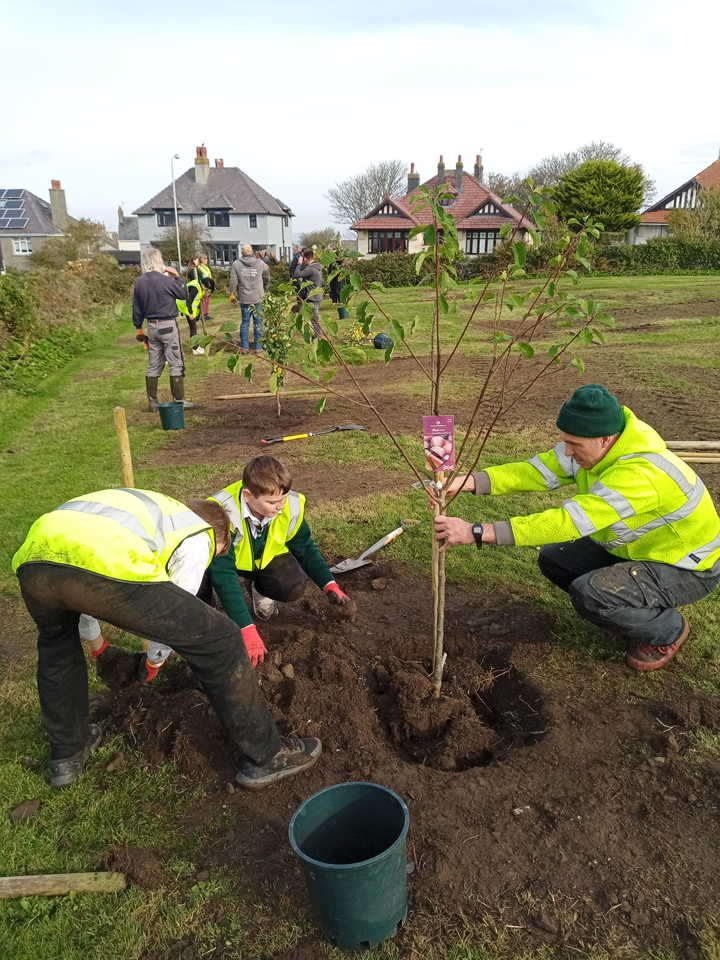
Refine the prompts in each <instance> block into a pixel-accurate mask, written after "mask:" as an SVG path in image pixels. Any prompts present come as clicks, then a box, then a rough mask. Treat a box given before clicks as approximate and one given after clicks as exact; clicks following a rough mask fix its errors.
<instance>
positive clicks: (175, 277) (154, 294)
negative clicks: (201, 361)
mask: <svg viewBox="0 0 720 960" xmlns="http://www.w3.org/2000/svg"><path fill="white" fill-rule="evenodd" d="M140 266H141V269H142V275H141V276H139V277H138V278H137V280H136V281H135V288H134V290H133V325H134V326H135V329H136V330H137V339H138V340H140V341H142V342H146V343H147V346H148V365H147V374H146V376H145V386H146V390H147V397H148V410H149V411H150V412H151V413H155V412H156V411H157V409H158V399H157V391H158V382H159V380H160V376H161V374H162V372H163V370H164V368H165V364H167V365H168V367H169V370H170V389H171V391H172V396H173V400H182V402H183V403H184V404H185V406H186V407H188V408H190V407H197V406H198V404H197V403H191V402H190V401H189V400H186V399H185V358H184V356H183V350H182V343H181V341H180V330H179V329H178V324H177V315H178V301H181V302H184V301H185V300H186V299H187V296H188V290H187V286H186V285H185V283H184V281H183V280H182V279H181V277H180V275H179V273H178V272H177V270H175V269H174V268H173V267H166V266H165V265H164V264H163V258H162V254H161V253H160V251H159V250H158V249H156V248H155V247H150V248H149V249H148V250H145V251H143V254H142V256H141V258H140ZM145 321H147V335H146V334H144V333H143V329H142V328H143V323H144V322H145Z"/></svg>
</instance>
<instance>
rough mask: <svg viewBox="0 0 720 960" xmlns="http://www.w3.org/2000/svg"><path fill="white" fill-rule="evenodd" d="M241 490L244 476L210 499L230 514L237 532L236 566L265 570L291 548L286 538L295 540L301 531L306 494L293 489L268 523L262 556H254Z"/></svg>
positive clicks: (235, 532) (235, 540)
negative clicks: (288, 546) (245, 519)
mask: <svg viewBox="0 0 720 960" xmlns="http://www.w3.org/2000/svg"><path fill="white" fill-rule="evenodd" d="M241 490H242V480H240V481H238V482H237V483H231V484H230V486H229V487H225V489H224V490H219V491H218V492H217V493H215V494H213V496H212V497H208V500H216V501H217V502H218V503H219V504H220V505H221V506H222V507H224V508H225V510H226V511H227V513H228V516H229V517H230V524H231V526H232V529H233V533H234V534H235V539H234V544H235V566H236V567H237V568H238V570H253V569H255V570H264V569H265V567H266V566H267V565H268V564H269V563H270V561H271V560H273V559H274V558H275V557H279V556H280V555H281V554H283V553H288V552H289V551H288V548H287V542H288V540H292V538H293V537H294V536H295V534H296V533H297V532H298V530H299V529H300V525H301V524H302V521H303V517H304V515H305V497H304V496H303V495H302V493H296V491H295V490H290V492H289V493H288V496H287V501H286V503H285V506H284V507H283V509H282V510H281V511H280V513H279V514H278V515H277V516H276V517H274V518H273V519H272V520H271V521H270V523H269V528H268V533H267V539H266V541H265V547H264V549H263V554H262V557H260V559H259V560H255V559H254V557H253V552H252V543H251V537H252V534H250V533H248V532H247V531H246V529H245V524H244V523H243V518H242V511H241V508H240V493H241Z"/></svg>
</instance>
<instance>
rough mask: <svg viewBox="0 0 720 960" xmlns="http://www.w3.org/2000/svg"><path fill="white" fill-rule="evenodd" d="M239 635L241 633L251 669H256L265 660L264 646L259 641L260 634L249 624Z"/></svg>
mask: <svg viewBox="0 0 720 960" xmlns="http://www.w3.org/2000/svg"><path fill="white" fill-rule="evenodd" d="M240 633H242V638H243V640H244V641H245V649H246V650H247V653H248V656H249V657H250V663H251V664H252V665H253V667H256V666H257V665H258V664H259V663H262V661H263V660H264V659H265V654H266V653H267V649H266V647H265V644H264V643H263V642H262V640H261V639H260V634H259V633H258V632H257V627H256V626H255V624H254V623H251V624H250V626H249V627H243V628H242V630H241V631H240Z"/></svg>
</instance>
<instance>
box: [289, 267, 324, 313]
mask: <svg viewBox="0 0 720 960" xmlns="http://www.w3.org/2000/svg"><path fill="white" fill-rule="evenodd" d="M293 280H310V282H311V283H312V284H313V286H312V287H306V288H305V289H306V290H313V289H314V288H315V287H320V288H321V289H320V293H316V294H315V296H314V297H308V298H307V299H308V300H309V302H310V303H322V298H323V295H322V285H323V275H322V264H321V263H318V261H317V260H313V262H312V263H303V264H300V263H298V265H297V266H296V267H295V273H294V274H293Z"/></svg>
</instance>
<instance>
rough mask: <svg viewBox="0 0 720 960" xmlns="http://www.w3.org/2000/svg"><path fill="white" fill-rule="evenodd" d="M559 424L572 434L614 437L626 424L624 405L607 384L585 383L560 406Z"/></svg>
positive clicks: (562, 428) (558, 425)
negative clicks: (610, 391) (604, 385)
mask: <svg viewBox="0 0 720 960" xmlns="http://www.w3.org/2000/svg"><path fill="white" fill-rule="evenodd" d="M556 425H557V427H558V429H559V430H562V431H563V433H569V434H570V435H571V436H573V437H611V436H612V435H613V434H615V433H622V431H623V429H624V427H625V414H624V413H623V408H622V407H621V406H620V404H619V403H618V401H617V397H614V396H613V395H612V394H611V393H608V390H607V388H606V387H603V386H602V384H600V383H586V384H585V386H583V387H578V389H577V390H576V391H575V393H574V394H573V395H572V396H571V397H570V399H569V400H568V401H567V403H564V404H563V405H562V407H560V413H559V414H558V418H557V420H556Z"/></svg>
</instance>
